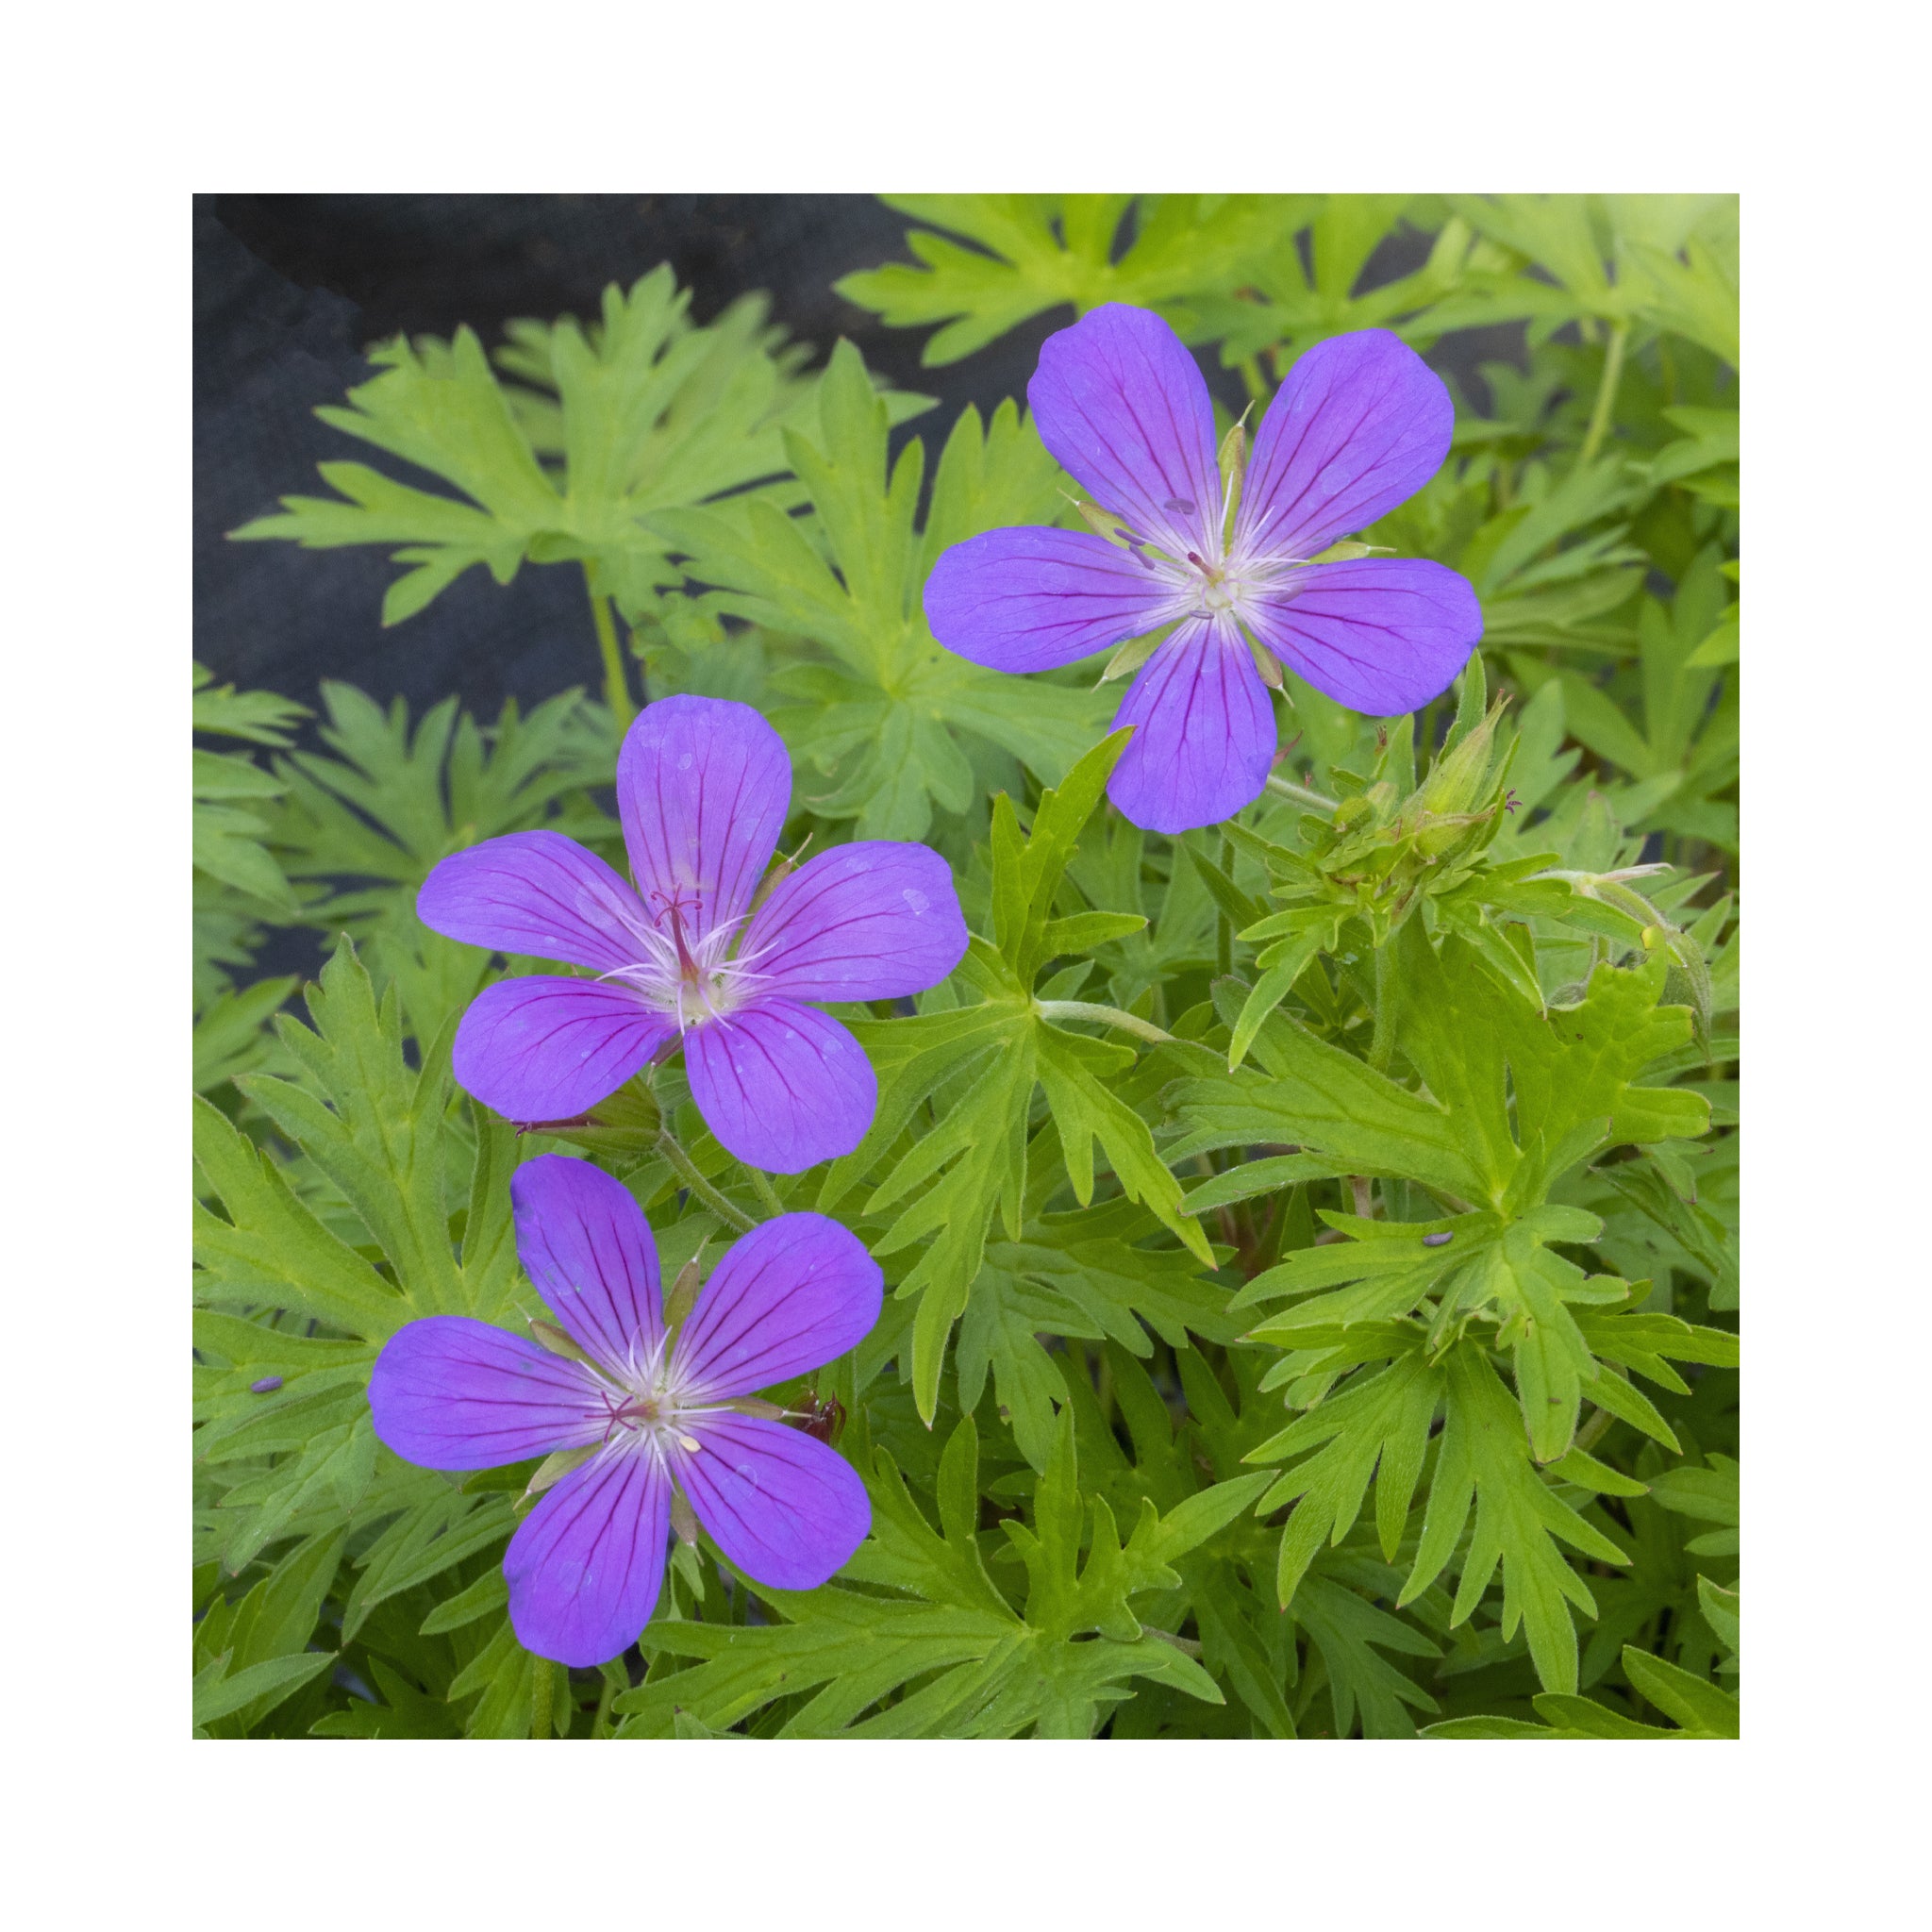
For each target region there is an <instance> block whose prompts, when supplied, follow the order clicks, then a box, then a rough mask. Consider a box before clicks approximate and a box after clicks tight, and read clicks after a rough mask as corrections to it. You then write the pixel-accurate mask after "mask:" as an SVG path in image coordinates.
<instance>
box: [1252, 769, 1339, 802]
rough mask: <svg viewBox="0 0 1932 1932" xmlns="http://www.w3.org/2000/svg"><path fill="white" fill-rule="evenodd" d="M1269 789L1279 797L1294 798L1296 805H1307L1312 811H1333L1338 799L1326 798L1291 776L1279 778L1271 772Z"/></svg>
mask: <svg viewBox="0 0 1932 1932" xmlns="http://www.w3.org/2000/svg"><path fill="white" fill-rule="evenodd" d="M1268 789H1269V791H1272V792H1274V794H1275V796H1276V797H1278V798H1288V799H1292V800H1293V802H1294V803H1295V804H1296V805H1305V806H1307V808H1308V809H1309V810H1310V811H1333V810H1334V809H1335V808H1336V805H1337V804H1338V803H1339V801H1338V800H1336V799H1333V798H1324V797H1323V796H1322V794H1321V793H1320V792H1319V791H1309V790H1308V788H1307V786H1306V785H1297V784H1296V783H1295V782H1294V781H1293V780H1292V779H1291V778H1277V777H1275V776H1274V774H1273V773H1272V772H1271V773H1270V774H1269V776H1268Z"/></svg>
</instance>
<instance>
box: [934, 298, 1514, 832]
mask: <svg viewBox="0 0 1932 1932" xmlns="http://www.w3.org/2000/svg"><path fill="white" fill-rule="evenodd" d="M1026 399H1027V402H1028V403H1029V404H1030V405H1031V407H1032V410H1033V421H1034V424H1035V425H1036V426H1037V427H1038V429H1039V431H1040V436H1041V441H1043V442H1044V443H1045V444H1046V446H1047V448H1048V449H1049V450H1050V451H1051V452H1052V453H1053V455H1054V457H1055V458H1056V459H1057V460H1058V462H1059V464H1060V466H1061V467H1062V468H1063V469H1064V470H1066V471H1067V473H1068V474H1069V475H1072V476H1073V477H1074V479H1075V480H1076V481H1077V482H1079V483H1080V485H1081V486H1082V487H1083V488H1084V489H1085V490H1086V491H1088V492H1089V493H1090V495H1091V496H1092V497H1093V499H1094V501H1095V503H1096V505H1097V506H1098V507H1099V508H1100V509H1101V510H1102V512H1103V513H1104V515H1105V518H1106V519H1107V521H1108V525H1109V526H1110V527H1111V528H1112V529H1113V531H1114V534H1115V535H1116V536H1117V537H1118V538H1119V539H1120V542H1119V543H1118V544H1116V543H1112V542H1108V541H1107V540H1106V539H1104V538H1102V537H1099V536H1090V535H1088V534H1087V533H1085V532H1084V531H1075V530H1057V529H1048V528H1041V527H1028V528H1022V529H1006V530H990V531H988V532H987V533H986V534H985V535H984V536H981V537H974V538H970V539H969V540H968V541H966V542H964V543H958V544H955V545H954V546H953V548H952V549H950V550H948V551H947V552H946V553H945V554H944V555H943V556H942V557H941V558H940V560H939V562H938V564H937V565H936V566H935V567H934V569H933V573H932V575H931V576H930V577H929V578H928V579H927V581H926V586H925V614H926V618H927V621H928V622H929V623H930V624H931V625H932V633H933V635H934V637H936V638H938V639H939V641H940V642H941V643H942V644H944V645H945V646H946V648H947V649H948V650H951V651H957V652H958V654H959V656H960V657H962V658H971V659H972V660H973V662H974V663H975V664H985V665H989V666H991V668H992V669H993V670H995V671H1047V670H1051V669H1053V668H1055V667H1056V666H1058V665H1062V664H1072V663H1074V661H1075V660H1076V659H1078V658H1085V657H1088V656H1090V655H1091V653H1092V652H1095V651H1099V650H1104V649H1106V648H1107V647H1108V645H1111V644H1117V643H1120V642H1121V641H1124V639H1127V638H1138V637H1144V636H1145V635H1146V634H1147V633H1149V632H1150V631H1155V630H1158V629H1159V628H1160V627H1161V626H1162V625H1170V624H1171V625H1174V626H1175V628H1174V632H1173V634H1172V635H1171V636H1170V637H1168V638H1167V639H1166V640H1165V641H1163V642H1162V643H1161V644H1160V646H1159V648H1158V649H1157V650H1156V651H1155V652H1154V653H1153V655H1152V656H1151V657H1150V658H1148V660H1147V662H1146V663H1145V665H1144V666H1142V668H1141V673H1140V675H1138V676H1137V677H1136V678H1135V680H1134V682H1133V685H1132V687H1131V688H1130V689H1129V691H1128V692H1127V695H1126V698H1125V700H1124V702H1123V704H1122V706H1121V708H1120V712H1119V714H1118V716H1117V717H1116V718H1115V719H1114V724H1115V725H1116V727H1118V726H1120V725H1123V724H1131V725H1134V726H1136V727H1137V728H1136V730H1135V732H1134V736H1133V738H1132V740H1131V741H1129V742H1128V745H1127V748H1126V750H1125V751H1124V753H1123V754H1122V756H1121V760H1120V762H1119V764H1117V765H1116V766H1115V767H1114V771H1113V776H1112V778H1111V779H1110V780H1109V782H1108V796H1109V797H1110V798H1112V800H1113V802H1114V804H1115V805H1117V806H1118V807H1119V808H1121V810H1122V811H1123V812H1124V813H1125V814H1126V816H1127V817H1128V818H1129V819H1131V820H1132V821H1133V822H1134V823H1135V824H1137V825H1141V826H1143V827H1145V828H1146V829H1147V830H1149V831H1155V832H1184V831H1188V830H1190V829H1191V828H1192V827H1194V826H1196V825H1211V824H1218V823H1219V822H1220V821H1221V820H1223V819H1224V818H1227V817H1229V816H1231V815H1232V814H1233V813H1235V812H1237V811H1239V810H1240V809H1241V807H1243V806H1244V805H1249V804H1252V803H1253V802H1254V800H1255V799H1256V798H1257V797H1258V796H1259V795H1260V792H1261V789H1262V787H1263V785H1264V784H1265V783H1266V782H1267V777H1268V768H1269V765H1270V764H1271V762H1272V761H1273V759H1274V752H1275V744H1276V734H1275V727H1274V712H1273V711H1272V710H1271V708H1270V707H1269V701H1268V692H1267V689H1266V686H1265V685H1264V683H1263V678H1262V674H1261V672H1260V670H1258V669H1257V662H1265V663H1268V664H1269V667H1270V669H1271V671H1272V669H1273V664H1272V660H1271V659H1267V658H1262V657H1261V656H1260V653H1258V652H1257V651H1254V650H1252V649H1251V648H1250V643H1249V640H1250V639H1252V640H1254V641H1256V642H1257V644H1259V645H1260V646H1261V647H1263V648H1264V649H1265V650H1266V651H1268V652H1272V653H1274V656H1275V657H1278V658H1281V659H1282V660H1283V661H1285V662H1286V663H1288V664H1289V665H1290V666H1291V667H1292V668H1293V669H1294V670H1295V671H1296V672H1297V673H1299V674H1300V675H1302V676H1303V677H1305V678H1306V679H1307V681H1308V682H1309V683H1310V684H1312V685H1314V686H1315V687H1316V689H1317V690H1319V691H1326V692H1327V694H1328V695H1329V696H1330V697H1332V698H1335V699H1336V700H1338V701H1339V702H1340V703H1341V704H1344V705H1347V706H1349V707H1350V708H1353V709H1355V710H1357V711H1365V712H1368V713H1370V714H1371V715H1374V716H1391V715H1393V714H1395V713H1398V712H1402V711H1410V710H1413V709H1414V708H1416V707H1417V706H1418V705H1422V704H1425V703H1426V702H1427V701H1428V700H1429V699H1430V698H1432V697H1434V696H1436V695H1437V693H1438V692H1440V691H1443V690H1445V689H1446V688H1447V687H1448V685H1449V684H1450V682H1451V681H1452V680H1453V679H1454V678H1455V676H1456V674H1457V672H1458V671H1459V670H1460V669H1461V668H1462V666H1463V664H1464V663H1465V662H1466V661H1467V659H1468V658H1469V654H1470V652H1471V651H1472V650H1474V648H1475V643H1476V640H1477V639H1478V638H1480V637H1481V636H1482V628H1483V625H1482V611H1481V608H1480V607H1479V606H1478V605H1477V603H1476V599H1475V592H1474V591H1473V590H1472V589H1471V588H1470V586H1469V584H1468V583H1467V582H1466V581H1465V580H1464V579H1463V578H1462V577H1460V576H1458V575H1457V574H1456V573H1455V572H1454V571H1452V570H1446V569H1444V568H1443V566H1442V565H1441V564H1439V563H1428V562H1424V561H1422V560H1421V559H1414V558H1359V559H1355V560H1351V561H1347V562H1340V561H1338V562H1332V563H1321V564H1313V565H1311V564H1310V563H1309V561H1308V559H1309V558H1313V557H1316V556H1318V555H1319V554H1320V553H1321V552H1322V551H1324V550H1325V549H1326V548H1327V547H1328V546H1329V545H1330V544H1331V543H1333V542H1334V541H1335V540H1336V539H1337V538H1339V537H1341V536H1344V535H1346V534H1347V533H1348V532H1350V531H1352V530H1359V529H1362V528H1365V527H1366V526H1367V525H1370V524H1372V523H1374V521H1375V519H1376V518H1377V517H1379V516H1381V515H1383V514H1384V513H1385V512H1387V511H1389V510H1391V509H1393V508H1395V506H1396V505H1397V504H1399V503H1401V502H1402V501H1403V500H1404V499H1405V498H1407V497H1409V496H1412V495H1413V494H1414V493H1415V492H1416V491H1418V490H1420V489H1421V488H1422V486H1423V485H1424V483H1426V482H1427V481H1428V479H1429V478H1430V476H1432V475H1434V474H1435V472H1436V471H1437V470H1438V469H1439V468H1440V467H1441V462H1442V459H1443V458H1444V457H1446V456H1447V455H1448V454H1449V433H1450V429H1451V427H1452V425H1453V420H1454V415H1455V410H1454V407H1453V405H1452V404H1451V403H1450V400H1449V393H1448V391H1446V390H1445V389H1444V388H1443V387H1442V384H1441V380H1440V378H1438V377H1437V376H1436V375H1434V374H1433V373H1432V372H1431V371H1430V370H1429V369H1428V367H1427V366H1426V365H1425V364H1424V361H1423V359H1422V358H1421V357H1419V356H1418V355H1417V354H1416V353H1415V351H1414V350H1412V349H1410V348H1408V347H1407V345H1406V344H1404V343H1403V342H1401V341H1398V340H1397V339H1396V338H1395V337H1394V336H1392V335H1391V334H1390V333H1389V331H1388V330H1387V329H1379V328H1370V329H1361V330H1358V331H1357V332H1356V333H1355V334H1353V335H1343V336H1334V337H1331V338H1330V339H1329V340H1328V341H1325V342H1318V343H1317V344H1316V345H1315V346H1314V347H1313V348H1312V349H1310V350H1308V352H1307V354H1306V355H1304V356H1303V357H1302V358H1301V359H1300V360H1299V361H1297V362H1296V363H1295V365H1294V367H1293V368H1292V369H1291V370H1290V371H1289V374H1288V379H1287V380H1286V381H1285V382H1284V383H1283V384H1282V385H1281V388H1280V390H1279V391H1277V392H1276V394H1275V397H1274V401H1273V402H1272V403H1270V404H1269V406H1268V412H1267V414H1266V415H1265V416H1263V417H1262V419H1261V427H1260V430H1259V433H1258V434H1257V436H1256V438H1255V449H1254V456H1253V458H1252V460H1250V461H1249V462H1248V464H1247V466H1246V475H1245V481H1244V483H1243V484H1242V486H1241V497H1240V502H1239V505H1238V507H1237V508H1235V511H1234V517H1233V523H1232V527H1231V528H1230V527H1229V526H1228V517H1227V511H1228V508H1229V502H1228V496H1229V491H1231V490H1232V489H1233V487H1234V477H1233V475H1230V476H1229V479H1228V483H1227V486H1226V488H1224V485H1223V481H1222V478H1221V476H1220V475H1218V473H1217V466H1216V458H1215V449H1214V409H1213V406H1212V404H1211V403H1210V402H1209V400H1208V385H1207V383H1206V382H1205V381H1203V380H1202V376H1201V372H1200V370H1199V369H1198V368H1197V367H1196V366H1195V364H1194V358H1192V357H1191V355H1189V353H1188V352H1187V350H1186V349H1185V348H1183V347H1182V346H1181V342H1180V340H1179V338H1178V337H1176V336H1175V334H1174V331H1173V330H1172V329H1171V328H1169V327H1168V325H1167V324H1166V323H1164V322H1163V321H1161V319H1160V318H1159V317H1158V315H1156V314H1154V313H1153V312H1152V311H1151V310H1148V309H1145V308H1127V307H1125V306H1124V305H1123V304H1120V303H1114V302H1109V303H1107V304H1104V305H1103V306H1102V307H1100V308H1095V309H1093V310H1092V311H1091V313H1089V314H1087V315H1085V316H1083V317H1082V318H1081V319H1080V320H1079V321H1078V322H1076V323H1075V324H1074V325H1073V327H1072V328H1067V329H1062V330H1060V331H1059V333H1058V334H1057V335H1053V336H1049V337H1048V338H1047V340H1046V342H1045V344H1044V346H1043V347H1042V348H1041V352H1040V367H1039V369H1038V370H1037V371H1036V372H1035V374H1034V377H1033V380H1032V381H1031V382H1030V383H1028V384H1027V386H1026ZM1243 632H1245V633H1246V635H1245V636H1244V635H1243ZM1270 681H1272V682H1274V683H1279V681H1280V679H1279V675H1278V674H1276V675H1274V676H1273V677H1272V679H1271V680H1270Z"/></svg>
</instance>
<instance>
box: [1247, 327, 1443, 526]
mask: <svg viewBox="0 0 1932 1932" xmlns="http://www.w3.org/2000/svg"><path fill="white" fill-rule="evenodd" d="M1455 421H1456V408H1455V405H1454V404H1453V403H1451V402H1450V400H1449V391H1447V390H1446V389H1444V388H1443V386H1442V379H1441V376H1439V375H1436V373H1435V372H1434V371H1433V370H1432V369H1430V367H1429V366H1428V364H1427V363H1426V362H1424V360H1423V358H1421V357H1420V356H1418V355H1417V354H1416V352H1415V351H1414V350H1413V349H1411V348H1410V347H1409V346H1408V344H1407V342H1404V341H1401V340H1400V339H1399V338H1398V337H1396V336H1393V335H1391V334H1390V332H1389V331H1388V330H1387V329H1385V328H1364V329H1357V330H1356V331H1355V332H1354V333H1353V334H1350V335H1343V336H1330V337H1329V338H1328V340H1327V341H1325V342H1317V343H1316V344H1315V346H1314V347H1313V348H1312V349H1309V350H1307V352H1306V353H1305V354H1304V355H1303V356H1302V357H1301V358H1300V359H1299V360H1298V361H1297V362H1296V363H1295V365H1294V367H1293V368H1292V369H1291V370H1290V371H1289V372H1288V376H1287V379H1286V380H1285V381H1284V382H1283V383H1282V385H1281V387H1280V389H1278V390H1277V391H1275V393H1274V401H1273V402H1272V403H1270V404H1269V405H1268V413H1267V414H1266V415H1265V416H1263V417H1262V418H1261V427H1260V431H1259V433H1258V434H1257V436H1256V438H1255V453H1254V456H1253V458H1251V459H1250V461H1249V463H1248V470H1247V475H1246V478H1245V479H1244V481H1243V484H1242V487H1241V508H1240V509H1239V510H1238V511H1237V512H1236V513H1235V531H1234V548H1235V551H1236V553H1237V554H1238V555H1246V556H1253V557H1294V558H1307V557H1313V556H1314V555H1315V554H1316V552H1317V551H1320V550H1325V549H1326V548H1327V547H1328V545H1329V544H1330V543H1332V542H1334V541H1335V540H1336V539H1337V538H1338V537H1344V536H1346V535H1347V534H1348V533H1349V532H1350V531H1351V530H1364V529H1366V528H1367V527H1368V526H1369V525H1371V524H1373V523H1374V521H1375V519H1376V518H1377V517H1379V516H1382V515H1384V514H1385V513H1386V512H1388V511H1389V510H1391V509H1393V508H1395V506H1396V505H1397V504H1398V503H1405V502H1407V499H1408V498H1409V497H1411V496H1413V495H1414V494H1415V492H1416V491H1418V490H1420V489H1421V488H1422V487H1423V485H1424V483H1426V482H1427V481H1428V480H1429V478H1430V477H1431V476H1433V475H1435V474H1436V472H1437V471H1438V470H1440V469H1441V467H1442V459H1443V458H1445V457H1446V456H1447V455H1448V454H1449V435H1450V431H1451V430H1452V429H1453V428H1454V427H1455Z"/></svg>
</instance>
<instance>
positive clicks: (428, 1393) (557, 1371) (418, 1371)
mask: <svg viewBox="0 0 1932 1932" xmlns="http://www.w3.org/2000/svg"><path fill="white" fill-rule="evenodd" d="M596 1391H597V1385H596V1383H595V1381H594V1380H593V1378H592V1377H591V1372H590V1371H589V1370H588V1369H586V1368H585V1367H584V1366H583V1365H582V1364H581V1363H580V1362H573V1361H566V1360H564V1359H563V1358H562V1357H560V1356H554V1355H551V1354H549V1353H548V1352H547V1351H545V1350H543V1349H541V1348H539V1347H538V1346H537V1344H536V1343H535V1342H534V1341H525V1339H524V1338H523V1337H522V1336H521V1335H512V1334H510V1333H509V1332H508V1330H507V1329H503V1328H495V1327H492V1326H491V1324H489V1323H488V1322H475V1321H472V1320H471V1319H470V1318H469V1316H467V1315H431V1316H428V1317H427V1318H426V1319H425V1320H424V1321H421V1322H411V1323H409V1324H408V1326H407V1327H403V1328H398V1329H397V1330H396V1332H395V1333H394V1334H393V1335H391V1337H390V1339H389V1340H388V1341H386V1342H385V1343H384V1344H383V1350H382V1353H381V1354H380V1355H379V1356H377V1357H376V1358H375V1369H374V1371H373V1372H372V1373H371V1374H370V1377H369V1408H370V1413H371V1417H372V1419H373V1420H374V1422H375V1433H376V1435H377V1437H378V1438H379V1439H380V1440H381V1441H384V1442H386V1443H388V1445H389V1446H390V1447H391V1449H392V1450H394V1451H395V1453H396V1454H397V1455H398V1456H400V1457H402V1458H403V1460H404V1461H405V1462H415V1463H420V1464H421V1465H422V1466H423V1467H424V1468H425V1469H494V1468H495V1467H496V1466H497V1465H498V1464H499V1463H504V1462H521V1461H522V1460H523V1459H524V1458H525V1457H526V1456H547V1455H549V1453H550V1452H551V1451H552V1450H553V1449H570V1448H576V1447H579V1446H581V1445H582V1444H583V1443H586V1442H594V1441H597V1439H598V1438H599V1437H600V1436H601V1435H603V1433H604V1431H605V1429H606V1427H608V1421H609V1418H608V1411H607V1410H606V1408H605V1407H604V1404H603V1403H602V1402H601V1401H600V1400H599V1399H598V1396H597V1392H596Z"/></svg>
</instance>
